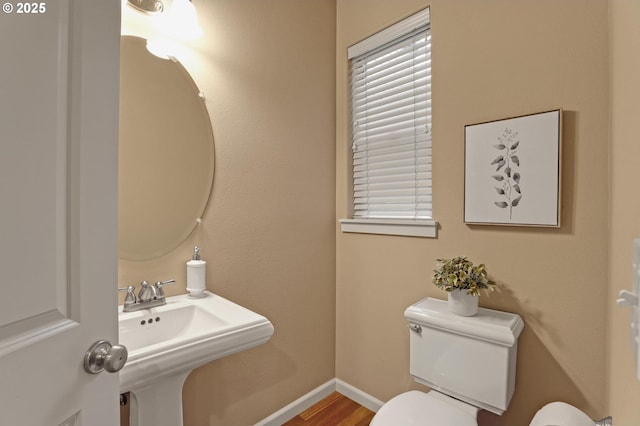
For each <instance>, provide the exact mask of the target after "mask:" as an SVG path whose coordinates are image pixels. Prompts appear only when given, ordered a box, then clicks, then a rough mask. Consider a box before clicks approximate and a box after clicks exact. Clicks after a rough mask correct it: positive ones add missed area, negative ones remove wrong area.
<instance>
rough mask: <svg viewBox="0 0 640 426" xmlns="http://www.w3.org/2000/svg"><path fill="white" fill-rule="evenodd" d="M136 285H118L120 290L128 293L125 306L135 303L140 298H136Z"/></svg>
mask: <svg viewBox="0 0 640 426" xmlns="http://www.w3.org/2000/svg"><path fill="white" fill-rule="evenodd" d="M135 289H136V288H135V287H134V286H132V285H129V286H127V287H118V291H126V292H127V295H126V296H125V297H124V306H129V305H133V304H134V303H136V302H137V301H138V300H137V299H136V293H135Z"/></svg>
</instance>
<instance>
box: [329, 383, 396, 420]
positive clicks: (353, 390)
mask: <svg viewBox="0 0 640 426" xmlns="http://www.w3.org/2000/svg"><path fill="white" fill-rule="evenodd" d="M334 380H335V382H336V390H337V391H338V392H340V393H341V394H343V395H344V396H346V397H347V398H349V399H352V400H354V401H355V402H357V403H358V404H360V405H362V406H363V407H366V408H368V409H369V410H371V411H373V412H374V413H377V412H378V410H379V409H380V407H382V406H383V405H384V402H382V401H380V400H379V399H377V398H374V397H373V396H371V395H369V394H368V393H366V392H364V391H362V390H360V389H358V388H357V387H355V386H352V385H350V384H349V383H346V382H343V381H342V380H340V379H334Z"/></svg>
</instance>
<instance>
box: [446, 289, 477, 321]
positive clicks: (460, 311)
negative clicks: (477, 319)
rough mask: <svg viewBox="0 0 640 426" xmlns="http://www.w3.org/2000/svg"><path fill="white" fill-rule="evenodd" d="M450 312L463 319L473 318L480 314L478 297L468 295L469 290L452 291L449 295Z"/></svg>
mask: <svg viewBox="0 0 640 426" xmlns="http://www.w3.org/2000/svg"><path fill="white" fill-rule="evenodd" d="M448 295H449V311H451V312H452V313H454V314H456V315H460V316H463V317H472V316H474V315H475V314H477V313H478V299H479V297H478V296H472V295H470V294H467V290H458V289H455V290H451V291H450V292H449V293H448Z"/></svg>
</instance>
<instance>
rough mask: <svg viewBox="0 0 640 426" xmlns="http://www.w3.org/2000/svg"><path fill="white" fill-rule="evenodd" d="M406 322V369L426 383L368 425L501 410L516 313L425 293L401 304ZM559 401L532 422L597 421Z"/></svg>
mask: <svg viewBox="0 0 640 426" xmlns="http://www.w3.org/2000/svg"><path fill="white" fill-rule="evenodd" d="M405 318H406V319H407V321H408V322H409V330H410V331H409V333H410V338H409V347H410V355H409V358H410V372H411V375H412V376H413V378H414V380H415V381H417V382H418V383H421V384H424V385H426V386H428V387H430V388H431V391H429V392H421V391H409V392H405V393H403V394H400V395H398V396H396V397H394V398H392V399H390V400H389V401H388V402H387V403H386V404H384V405H383V406H382V407H381V408H380V410H379V411H378V412H377V413H376V415H375V416H374V417H373V419H372V421H371V423H370V425H371V426H478V422H477V416H478V412H479V411H480V410H481V409H483V410H487V411H490V412H492V413H495V414H498V415H502V413H504V411H505V410H506V409H507V407H508V405H509V402H510V401H511V397H512V396H513V392H514V390H515V378H516V369H515V367H516V358H517V348H518V337H519V335H520V333H521V332H522V329H523V328H524V322H523V321H522V319H521V318H520V317H519V316H518V315H517V314H512V313H508V312H502V311H496V310H492V309H484V308H480V309H479V310H478V314H477V315H475V316H473V317H461V316H458V315H455V314H452V313H451V312H449V310H448V307H447V303H446V302H445V301H443V300H438V299H431V298H426V299H423V300H421V301H420V302H418V303H416V304H414V305H412V306H410V307H409V308H407V310H406V311H405ZM595 425H596V423H595V422H594V421H593V420H591V419H590V418H589V417H588V416H587V415H586V414H585V413H583V412H582V411H580V410H578V409H577V408H575V407H573V406H571V405H569V404H565V403H562V402H554V403H551V404H547V405H546V406H544V407H542V408H541V409H540V410H539V411H538V412H537V413H536V415H535V416H534V418H533V419H532V420H531V423H530V424H529V426H595Z"/></svg>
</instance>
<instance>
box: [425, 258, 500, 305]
mask: <svg viewBox="0 0 640 426" xmlns="http://www.w3.org/2000/svg"><path fill="white" fill-rule="evenodd" d="M437 261H438V262H439V263H438V268H437V269H434V270H433V272H434V274H433V283H434V284H435V285H436V286H437V287H438V288H440V289H442V290H444V291H447V292H449V291H451V290H454V289H460V290H466V291H467V294H470V295H472V296H480V290H485V291H493V290H494V289H495V287H496V282H495V281H493V280H491V279H489V277H488V275H487V268H486V267H485V266H484V264H480V265H478V266H474V264H473V263H472V262H471V261H470V260H469V259H467V258H466V257H454V258H453V259H437Z"/></svg>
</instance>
